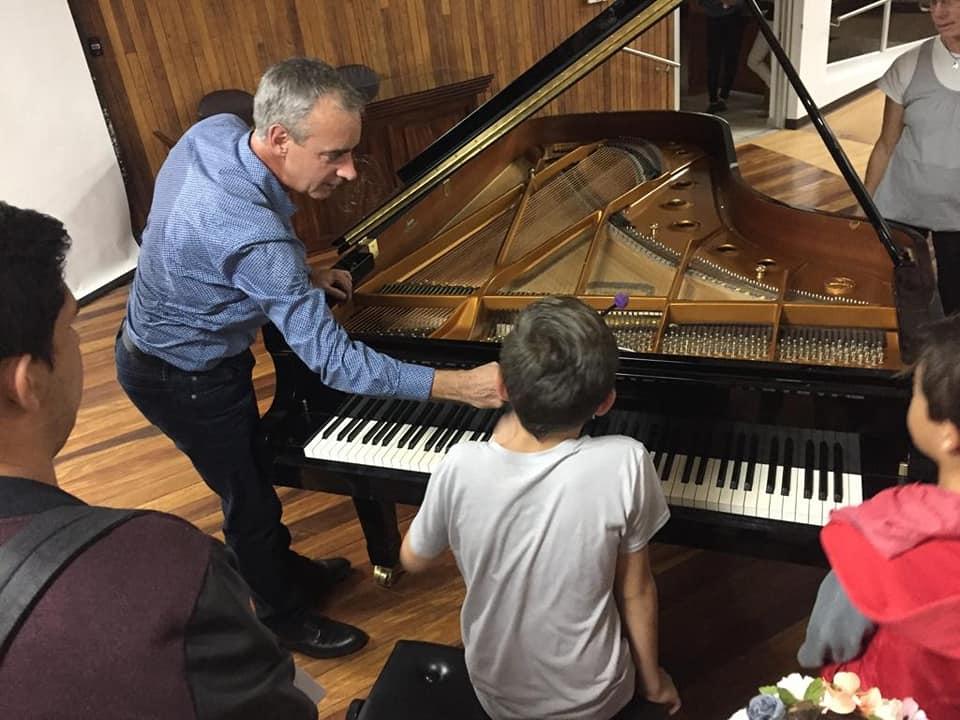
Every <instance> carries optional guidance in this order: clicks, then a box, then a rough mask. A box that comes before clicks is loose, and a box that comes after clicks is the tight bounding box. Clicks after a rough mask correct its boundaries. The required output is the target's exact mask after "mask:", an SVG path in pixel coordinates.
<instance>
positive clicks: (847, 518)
mask: <svg viewBox="0 0 960 720" xmlns="http://www.w3.org/2000/svg"><path fill="white" fill-rule="evenodd" d="M958 357H960V315H953V316H951V317H949V318H946V319H945V320H941V321H939V322H937V323H935V324H933V325H931V326H930V327H929V328H928V330H927V332H926V335H925V338H924V345H923V350H922V351H921V354H920V358H919V360H918V361H917V363H916V366H915V371H914V381H913V399H912V400H911V402H910V409H909V411H908V413H907V428H908V429H909V431H910V437H911V438H912V439H913V442H914V444H915V445H916V446H917V448H919V449H920V450H921V451H922V452H923V453H924V454H926V455H928V456H929V457H930V458H931V459H933V460H934V462H936V464H937V484H936V485H923V484H912V485H903V486H899V487H895V488H890V489H887V490H884V491H883V492H881V493H879V494H877V495H876V496H875V497H873V498H872V499H870V500H868V501H866V502H865V503H863V504H862V505H860V506H859V507H851V508H845V509H843V510H838V511H835V512H834V513H833V514H832V515H831V517H830V522H829V524H828V525H827V526H826V527H825V528H824V529H823V532H822V534H821V542H822V543H823V547H824V549H825V551H826V553H827V557H828V558H829V560H830V565H831V568H832V572H831V573H830V574H829V575H827V577H826V579H825V580H824V581H823V585H821V587H820V592H819V594H818V596H817V602H816V605H815V606H814V609H813V614H812V616H811V618H810V624H809V626H808V628H807V638H806V641H805V642H804V644H803V646H802V647H801V648H800V653H799V655H798V659H799V661H800V664H801V665H803V666H805V667H817V666H820V665H823V666H824V667H823V675H824V676H825V677H827V678H832V677H833V675H834V673H836V672H839V671H841V670H842V671H849V672H855V673H857V674H858V675H859V676H860V679H861V683H862V686H864V687H871V686H875V687H877V688H879V689H880V691H881V692H882V693H883V695H884V697H900V698H902V697H907V696H910V697H913V698H914V699H915V700H916V701H917V702H918V703H919V704H920V707H922V708H923V709H924V710H925V711H926V712H927V715H928V716H929V717H930V718H933V720H939V719H940V718H960V363H958V362H957V358H958Z"/></svg>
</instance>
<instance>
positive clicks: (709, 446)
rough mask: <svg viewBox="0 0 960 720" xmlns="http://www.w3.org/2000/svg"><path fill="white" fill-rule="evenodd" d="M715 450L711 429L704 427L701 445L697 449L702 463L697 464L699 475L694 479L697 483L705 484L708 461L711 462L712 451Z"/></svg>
mask: <svg viewBox="0 0 960 720" xmlns="http://www.w3.org/2000/svg"><path fill="white" fill-rule="evenodd" d="M712 452H713V442H712V438H711V435H710V430H709V429H707V428H704V430H703V432H702V433H701V434H700V447H699V449H698V450H697V455H698V456H699V457H700V464H699V465H698V466H697V476H696V477H695V478H694V479H693V483H694V484H695V485H703V481H704V479H705V478H706V472H707V462H709V460H710V458H711V457H712V455H711V453H712Z"/></svg>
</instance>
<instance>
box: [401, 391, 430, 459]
mask: <svg viewBox="0 0 960 720" xmlns="http://www.w3.org/2000/svg"><path fill="white" fill-rule="evenodd" d="M433 407H434V404H433V403H432V402H429V401H428V402H421V403H418V404H417V405H415V406H414V409H413V413H412V414H411V415H410V417H409V419H408V420H407V421H406V424H408V425H410V427H408V428H407V429H406V430H405V431H404V433H403V435H401V436H400V439H399V440H398V441H397V447H400V448H406V447H407V444H408V443H409V442H410V440H411V438H413V436H414V434H415V433H416V432H417V430H418V429H419V427H420V425H421V421H422V420H423V419H424V418H425V417H427V415H428V414H429V413H430V411H431V410H432V409H433Z"/></svg>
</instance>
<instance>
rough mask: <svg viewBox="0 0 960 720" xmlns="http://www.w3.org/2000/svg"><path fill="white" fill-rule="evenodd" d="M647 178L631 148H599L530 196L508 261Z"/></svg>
mask: <svg viewBox="0 0 960 720" xmlns="http://www.w3.org/2000/svg"><path fill="white" fill-rule="evenodd" d="M648 179H650V178H648V177H647V175H646V168H645V167H644V164H643V163H641V162H640V161H639V160H638V158H637V156H636V155H635V154H633V153H632V152H630V151H629V150H626V149H624V148H619V147H611V146H609V145H604V146H601V147H599V148H597V149H596V150H594V151H593V152H592V153H590V154H589V155H588V156H587V157H585V158H584V159H583V160H581V161H580V162H578V163H577V164H576V165H573V166H571V167H570V168H568V169H566V170H564V171H563V172H561V173H559V174H557V175H555V176H554V177H552V178H550V180H548V181H547V182H546V183H545V184H544V185H543V187H541V188H538V189H537V190H536V191H535V192H534V193H533V194H532V195H531V196H530V199H529V201H528V202H527V205H526V208H525V209H524V212H523V215H522V216H521V218H520V223H519V225H518V227H517V233H516V236H515V237H514V239H513V244H512V246H511V247H510V252H509V253H508V256H507V258H506V262H507V263H511V262H513V261H515V260H517V259H519V258H521V257H523V256H524V255H526V254H527V253H528V252H530V251H531V250H533V249H534V248H536V247H537V246H538V245H540V244H541V243H543V242H545V241H546V240H549V239H550V238H552V237H553V236H555V235H557V234H558V233H560V232H562V231H563V230H565V229H566V228H568V227H570V226H571V225H574V224H575V223H577V222H578V221H579V220H582V219H583V218H584V217H586V216H587V215H589V214H590V213H592V212H595V211H597V210H602V209H603V208H605V207H606V206H607V205H609V204H610V203H611V202H612V201H613V200H615V199H616V198H618V197H620V196H621V195H623V193H625V192H627V191H628V190H631V189H632V188H634V187H636V186H637V185H639V184H641V183H643V182H645V181H646V180H648Z"/></svg>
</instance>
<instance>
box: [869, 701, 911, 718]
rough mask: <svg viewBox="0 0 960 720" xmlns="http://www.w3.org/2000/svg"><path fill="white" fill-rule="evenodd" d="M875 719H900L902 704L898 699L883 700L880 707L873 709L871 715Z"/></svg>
mask: <svg viewBox="0 0 960 720" xmlns="http://www.w3.org/2000/svg"><path fill="white" fill-rule="evenodd" d="M872 717H875V718H877V720H901V718H902V717H903V705H902V703H901V702H900V701H899V700H884V701H883V702H882V703H880V707H878V708H876V709H875V710H874V711H873V716H872Z"/></svg>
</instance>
